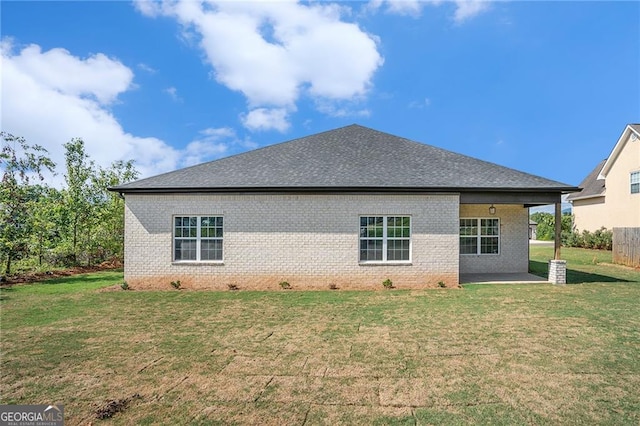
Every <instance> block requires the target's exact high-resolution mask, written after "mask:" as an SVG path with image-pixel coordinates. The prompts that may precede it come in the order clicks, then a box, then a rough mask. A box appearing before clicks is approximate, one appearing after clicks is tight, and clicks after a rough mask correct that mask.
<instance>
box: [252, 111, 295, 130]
mask: <svg viewBox="0 0 640 426" xmlns="http://www.w3.org/2000/svg"><path fill="white" fill-rule="evenodd" d="M241 120H242V124H243V125H244V126H245V127H246V128H247V129H249V130H277V131H279V132H285V131H287V129H289V113H288V112H287V109H286V108H256V109H253V110H251V111H249V112H248V113H247V114H243V115H242V116H241Z"/></svg>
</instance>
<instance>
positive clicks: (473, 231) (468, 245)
mask: <svg viewBox="0 0 640 426" xmlns="http://www.w3.org/2000/svg"><path fill="white" fill-rule="evenodd" d="M499 253H500V219H495V218H491V219H460V254H499Z"/></svg>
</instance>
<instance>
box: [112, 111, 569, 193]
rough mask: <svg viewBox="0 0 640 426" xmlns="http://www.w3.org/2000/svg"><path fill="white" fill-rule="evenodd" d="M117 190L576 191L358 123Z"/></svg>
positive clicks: (164, 175)
mask: <svg viewBox="0 0 640 426" xmlns="http://www.w3.org/2000/svg"><path fill="white" fill-rule="evenodd" d="M111 189H112V190H114V191H118V192H121V193H129V192H222V191H247V190H251V191H278V190H280V191H282V190H296V191H319V190H334V191H335V190H379V191H391V190H400V191H403V190H404V191H411V190H420V191H425V190H427V191H465V190H468V191H478V190H485V191H518V190H527V191H531V192H543V191H547V192H549V191H554V192H571V191H575V190H577V188H575V187H573V186H570V185H567V184H564V183H560V182H556V181H553V180H549V179H545V178H542V177H539V176H534V175H531V174H528V173H523V172H520V171H517V170H514V169H510V168H507V167H502V166H499V165H496V164H493V163H489V162H486V161H482V160H478V159H476V158H472V157H468V156H465V155H460V154H456V153H453V152H451V151H446V150H444V149H440V148H436V147H434V146H430V145H425V144H422V143H418V142H414V141H411V140H408V139H405V138H401V137H398V136H394V135H391V134H388V133H383V132H380V131H377V130H373V129H370V128H367V127H362V126H359V125H355V124H354V125H350V126H346V127H342V128H339V129H335V130H330V131H327V132H323V133H318V134H315V135H311V136H306V137H303V138H299V139H295V140H292V141H289V142H284V143H280V144H276V145H271V146H268V147H265V148H260V149H256V150H254V151H249V152H246V153H243V154H238V155H234V156H231V157H227V158H223V159H220V160H216V161H211V162H208V163H204V164H200V165H197V166H192V167H187V168H184V169H181V170H176V171H173V172H169V173H165V174H161V175H158V176H154V177H150V178H146V179H141V180H138V181H135V182H130V183H127V184H124V185H120V186H118V187H115V188H111Z"/></svg>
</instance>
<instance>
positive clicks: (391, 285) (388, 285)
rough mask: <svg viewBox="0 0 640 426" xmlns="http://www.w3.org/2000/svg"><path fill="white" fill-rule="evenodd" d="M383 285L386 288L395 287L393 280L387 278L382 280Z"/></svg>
mask: <svg viewBox="0 0 640 426" xmlns="http://www.w3.org/2000/svg"><path fill="white" fill-rule="evenodd" d="M382 286H383V287H384V288H393V281H391V280H390V279H389V278H387V279H386V280H384V281H382Z"/></svg>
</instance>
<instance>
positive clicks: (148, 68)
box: [138, 62, 158, 74]
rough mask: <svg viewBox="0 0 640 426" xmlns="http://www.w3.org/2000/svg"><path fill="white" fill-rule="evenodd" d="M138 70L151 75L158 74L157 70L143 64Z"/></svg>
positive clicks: (140, 64)
mask: <svg viewBox="0 0 640 426" xmlns="http://www.w3.org/2000/svg"><path fill="white" fill-rule="evenodd" d="M138 68H140V69H141V70H142V71H145V72H147V73H149V74H155V73H157V72H158V70H157V69H155V68H152V67H151V66H149V65H147V64H145V63H142V62H141V63H139V64H138Z"/></svg>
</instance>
